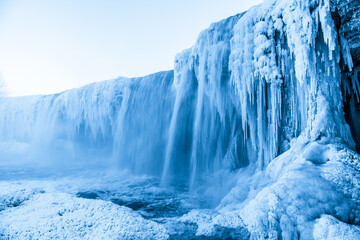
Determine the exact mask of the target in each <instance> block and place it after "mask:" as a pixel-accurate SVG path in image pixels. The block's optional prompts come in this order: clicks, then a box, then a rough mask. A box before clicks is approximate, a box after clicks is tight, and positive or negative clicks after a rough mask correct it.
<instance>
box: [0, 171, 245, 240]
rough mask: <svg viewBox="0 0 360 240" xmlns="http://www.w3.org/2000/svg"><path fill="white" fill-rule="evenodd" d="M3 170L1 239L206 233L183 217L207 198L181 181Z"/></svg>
mask: <svg viewBox="0 0 360 240" xmlns="http://www.w3.org/2000/svg"><path fill="white" fill-rule="evenodd" d="M11 170H12V171H11ZM2 171H3V172H2V173H3V174H1V175H2V180H1V182H0V189H1V190H0V239H168V238H171V239H184V238H189V237H192V238H194V239H196V238H200V239H202V238H204V237H205V236H195V234H196V230H197V225H196V224H195V223H192V222H189V221H187V220H186V219H185V218H184V219H182V218H181V217H182V216H183V215H184V214H186V213H188V212H190V211H191V210H192V209H198V208H200V207H206V206H208V205H207V204H208V203H207V202H206V201H205V200H203V199H200V198H199V197H196V196H195V195H194V194H191V195H190V194H189V193H187V192H186V191H184V190H183V189H181V186H178V187H177V188H166V189H164V188H160V187H158V181H157V180H156V179H154V178H150V177H146V176H143V177H134V176H130V175H129V174H127V173H123V172H122V173H120V172H112V173H103V174H98V173H97V174H95V173H94V172H89V171H88V172H81V173H78V174H77V175H75V174H72V175H67V176H64V175H63V176H62V175H61V174H59V175H58V176H52V177H50V176H49V174H46V173H45V171H44V172H43V175H42V177H39V176H41V174H40V172H41V171H39V170H37V171H36V172H35V173H34V172H32V171H33V170H32V169H23V170H22V171H19V170H18V171H16V170H15V169H11V168H2ZM4 171H6V174H5V172H4ZM19 173H20V174H21V175H19ZM80 175H82V177H81V176H80ZM20 176H22V177H20ZM33 176H36V177H33ZM84 176H86V177H84ZM5 178H7V179H5ZM19 178H20V179H21V180H19ZM14 179H17V180H14ZM207 212H210V211H209V210H207ZM239 234H243V232H242V231H238V230H236V229H232V230H231V229H230V230H229V229H227V228H222V227H220V228H219V229H218V231H217V232H216V233H215V234H212V236H210V237H209V238H210V239H213V238H218V237H220V238H221V236H234V237H235V238H237V237H236V236H238V237H239V236H240V235H239ZM245 234H247V232H246V231H245Z"/></svg>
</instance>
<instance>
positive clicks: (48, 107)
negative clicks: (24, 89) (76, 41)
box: [0, 0, 360, 239]
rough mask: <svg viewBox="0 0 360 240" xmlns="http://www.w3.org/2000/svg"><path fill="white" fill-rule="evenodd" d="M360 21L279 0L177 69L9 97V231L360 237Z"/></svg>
mask: <svg viewBox="0 0 360 240" xmlns="http://www.w3.org/2000/svg"><path fill="white" fill-rule="evenodd" d="M359 30H360V2H359V1H357V0H341V1H340V0H333V1H329V0H266V1H265V2H264V3H263V4H262V5H259V6H256V7H253V8H251V9H250V10H249V11H247V12H245V13H241V14H238V15H235V16H232V17H230V18H228V19H225V20H223V21H221V22H218V23H214V24H212V25H211V26H210V27H209V28H208V29H206V30H204V31H203V32H202V33H201V34H200V36H199V38H198V40H197V42H196V44H195V45H194V46H193V47H192V48H190V49H187V50H185V51H183V52H182V53H180V54H178V55H177V56H176V58H175V66H174V71H168V72H159V73H155V74H152V75H149V76H145V77H143V78H134V79H127V78H119V79H115V80H110V81H105V82H100V83H94V84H91V85H88V86H84V87H83V88H79V89H73V90H69V91H65V92H62V93H59V94H55V95H47V96H32V97H18V98H2V99H0V133H1V134H0V238H1V239H31V238H34V239H51V238H54V239H169V238H170V239H191V238H192V239H226V238H228V239H360V155H358V153H357V152H359V151H360V130H359V129H360V108H359V106H360V99H359V97H360V95H359V90H360V85H359V79H358V75H359V70H360V35H359Z"/></svg>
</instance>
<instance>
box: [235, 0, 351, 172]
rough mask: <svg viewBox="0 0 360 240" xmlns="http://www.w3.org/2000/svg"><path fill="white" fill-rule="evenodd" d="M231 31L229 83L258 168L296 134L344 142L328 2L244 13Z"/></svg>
mask: <svg viewBox="0 0 360 240" xmlns="http://www.w3.org/2000/svg"><path fill="white" fill-rule="evenodd" d="M234 31H235V34H234V37H233V39H232V42H231V43H232V44H231V56H230V70H231V78H232V82H233V83H234V85H235V87H236V91H237V94H238V96H239V99H240V105H241V116H242V123H243V128H244V130H245V132H246V136H245V137H246V138H249V139H250V140H251V142H252V144H253V147H254V149H258V152H259V157H258V159H259V166H260V167H263V166H266V165H267V164H268V163H269V161H270V160H271V159H273V158H274V157H275V156H277V155H278V154H279V153H281V152H283V151H284V150H286V149H288V146H287V145H288V144H287V143H289V141H291V140H292V139H293V138H294V137H297V136H299V134H300V133H303V134H305V135H307V136H308V137H309V140H310V139H313V140H314V139H316V138H318V137H321V136H323V135H324V136H336V137H342V138H343V139H344V140H346V141H351V140H350V139H349V137H350V133H349V131H348V129H347V127H346V126H345V124H344V123H345V122H344V118H343V116H342V115H343V112H342V96H341V93H340V91H338V90H335V89H339V86H340V83H341V82H340V79H341V77H340V68H339V61H340V54H339V52H340V49H339V47H338V46H339V44H338V35H337V32H336V28H335V25H334V22H333V20H332V18H331V14H330V5H329V1H326V0H324V1H323V0H319V1H315V0H314V1H297V0H294V1H267V2H266V3H264V4H263V5H261V6H259V7H256V8H252V9H250V10H249V12H247V13H246V14H245V15H244V17H242V18H241V19H240V20H239V22H238V23H237V25H236V26H235V29H234ZM344 44H346V42H345V43H344ZM343 54H345V55H346V56H349V55H350V52H349V51H347V52H344V53H343ZM350 58H351V56H350Z"/></svg>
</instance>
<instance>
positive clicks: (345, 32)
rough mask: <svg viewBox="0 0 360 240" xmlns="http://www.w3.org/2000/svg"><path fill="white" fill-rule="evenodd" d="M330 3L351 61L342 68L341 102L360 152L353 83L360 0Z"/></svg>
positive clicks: (359, 47) (359, 57) (358, 57)
mask: <svg viewBox="0 0 360 240" xmlns="http://www.w3.org/2000/svg"><path fill="white" fill-rule="evenodd" d="M331 3H332V6H331V12H332V17H333V19H334V22H335V25H336V27H337V29H338V32H339V35H340V38H342V37H344V38H345V39H346V41H347V43H348V46H349V48H350V52H351V59H352V62H353V67H352V69H348V68H347V67H343V69H342V90H343V98H344V99H343V104H344V113H345V119H346V122H347V123H348V124H349V126H350V129H351V134H352V137H353V138H354V141H355V143H356V150H357V152H358V153H360V99H359V90H360V88H359V85H356V84H353V82H359V70H360V34H359V32H360V1H357V0H346V1H342V0H333V1H332V2H331ZM340 41H341V40H340Z"/></svg>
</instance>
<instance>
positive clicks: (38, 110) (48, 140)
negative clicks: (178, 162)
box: [0, 71, 174, 174]
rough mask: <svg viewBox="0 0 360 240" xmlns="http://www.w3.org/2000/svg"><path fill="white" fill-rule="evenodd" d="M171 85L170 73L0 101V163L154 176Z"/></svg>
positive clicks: (165, 127) (164, 135)
mask: <svg viewBox="0 0 360 240" xmlns="http://www.w3.org/2000/svg"><path fill="white" fill-rule="evenodd" d="M172 81H173V72H172V71H169V72H160V73H156V74H153V75H149V76H146V77H143V78H134V79H127V78H119V79H116V80H110V81H104V82H99V83H94V84H90V85H87V86H85V87H82V88H79V89H72V90H69V91H65V92H62V93H59V94H55V95H48V96H31V97H17V98H3V99H1V101H0V112H1V117H0V132H1V135H0V142H1V144H0V146H1V148H2V149H1V152H2V154H1V157H0V158H1V161H2V162H5V161H6V162H9V161H11V162H13V163H14V164H16V163H17V162H18V161H20V160H21V162H22V163H23V162H25V163H28V164H30V165H32V164H42V165H44V164H45V165H54V164H55V165H59V166H63V167H73V166H84V167H86V166H91V165H96V166H103V167H115V166H121V167H123V168H129V169H131V170H132V171H134V172H141V173H144V172H146V173H149V174H154V173H156V172H158V171H159V170H157V168H159V167H158V166H157V165H159V166H160V168H161V165H162V161H163V160H162V159H163V158H164V157H162V155H163V151H162V150H161V149H162V148H161V147H160V146H163V145H165V144H166V143H165V142H166V140H165V138H166V135H167V131H168V125H169V121H170V114H171V110H172V105H173V98H174V93H173V91H172V89H171V84H172ZM135 154H136V157H135ZM145 159H147V161H146V160H145ZM157 162H159V163H157ZM144 169H146V171H145V170H144Z"/></svg>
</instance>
